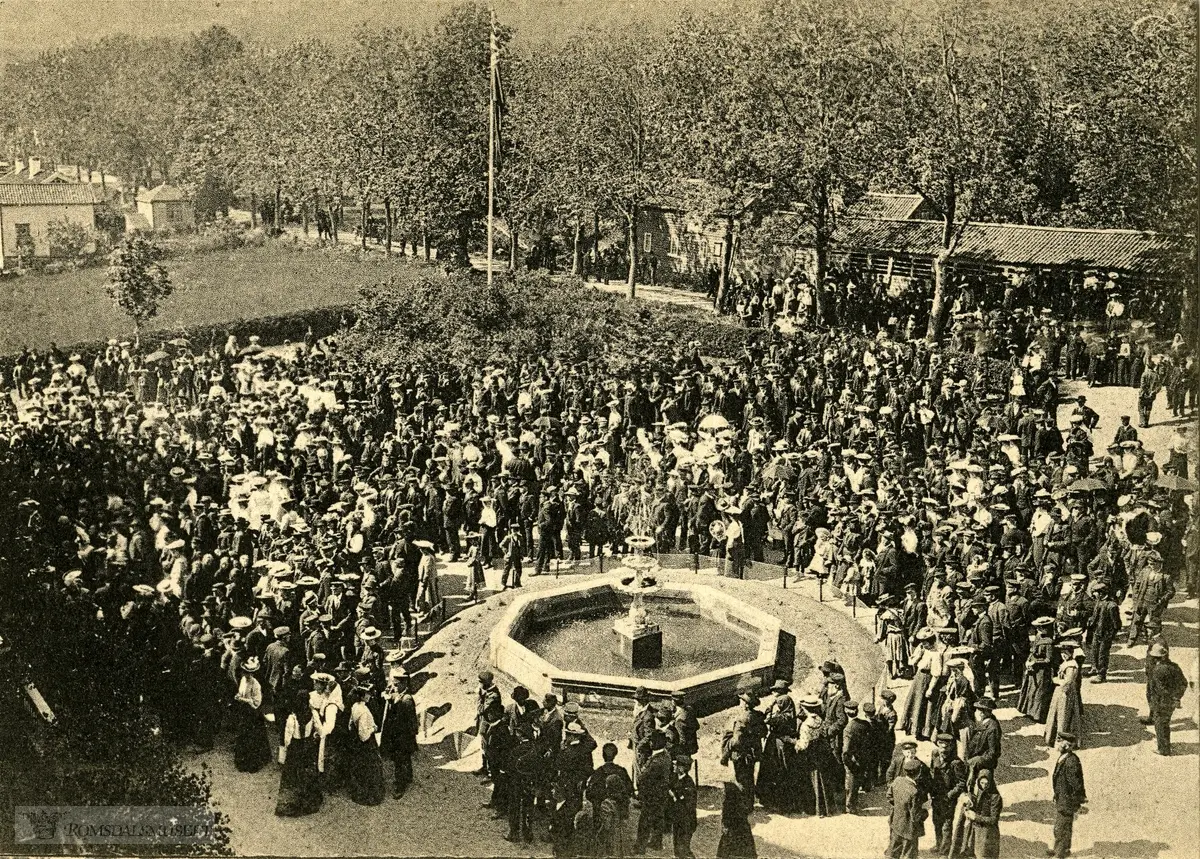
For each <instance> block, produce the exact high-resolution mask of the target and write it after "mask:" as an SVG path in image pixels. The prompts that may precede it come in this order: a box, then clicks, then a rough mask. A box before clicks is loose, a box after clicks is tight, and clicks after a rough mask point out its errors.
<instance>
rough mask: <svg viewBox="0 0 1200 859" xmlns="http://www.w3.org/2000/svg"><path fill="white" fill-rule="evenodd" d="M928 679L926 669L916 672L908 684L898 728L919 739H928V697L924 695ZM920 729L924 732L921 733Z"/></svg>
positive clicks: (927, 686) (927, 688)
mask: <svg viewBox="0 0 1200 859" xmlns="http://www.w3.org/2000/svg"><path fill="white" fill-rule="evenodd" d="M929 681H930V675H929V672H928V671H918V672H917V673H916V676H914V677H913V680H912V683H911V684H909V687H908V696H907V697H906V698H905V699H904V712H903V713H902V714H901V716H900V730H902V731H904V733H906V734H912V735H913V736H915V737H917V738H918V739H921V740H928V739H929V733H928V722H929V699H928V698H926V697H925V693H926V692H927V691H928V690H929ZM922 731H924V732H925V733H924V734H922Z"/></svg>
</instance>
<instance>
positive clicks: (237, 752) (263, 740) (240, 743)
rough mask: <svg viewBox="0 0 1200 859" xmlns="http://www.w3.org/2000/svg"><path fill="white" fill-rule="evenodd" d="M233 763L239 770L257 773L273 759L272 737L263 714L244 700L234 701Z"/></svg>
mask: <svg viewBox="0 0 1200 859" xmlns="http://www.w3.org/2000/svg"><path fill="white" fill-rule="evenodd" d="M233 706H234V714H233V717H234V723H235V724H236V725H237V728H236V731H237V732H236V734H235V735H234V740H233V765H234V766H235V767H237V769H238V772H244V773H256V772H258V771H259V770H260V769H262V768H263V767H264V766H266V763H267V761H269V760H270V759H271V738H270V737H269V736H267V723H266V722H265V721H263V717H262V714H261V713H260V712H259V711H258V710H255V709H254V708H253V707H251V706H250V705H249V704H247V703H245V702H244V701H234V702H233Z"/></svg>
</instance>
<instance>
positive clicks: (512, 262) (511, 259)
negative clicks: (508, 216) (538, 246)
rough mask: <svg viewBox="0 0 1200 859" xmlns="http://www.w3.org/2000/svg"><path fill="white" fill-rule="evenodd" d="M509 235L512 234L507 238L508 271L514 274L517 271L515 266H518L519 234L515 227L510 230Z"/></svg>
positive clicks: (519, 253) (519, 254)
mask: <svg viewBox="0 0 1200 859" xmlns="http://www.w3.org/2000/svg"><path fill="white" fill-rule="evenodd" d="M511 233H512V234H511V235H510V236H509V242H508V270H509V271H511V272H515V271H516V270H517V266H518V265H520V257H521V241H520V238H521V234H520V233H519V232H518V231H517V228H516V227H513V228H512V231H511Z"/></svg>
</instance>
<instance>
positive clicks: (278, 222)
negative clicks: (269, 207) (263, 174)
mask: <svg viewBox="0 0 1200 859" xmlns="http://www.w3.org/2000/svg"><path fill="white" fill-rule="evenodd" d="M282 208H283V188H282V187H280V185H279V183H278V182H276V183H275V211H274V212H273V213H272V214H273V216H272V218H271V222H272V227H273V229H274V231H275V235H279V233H280V231H281V230H282V223H283V221H282V218H281V216H280V214H279V210H280V209H282Z"/></svg>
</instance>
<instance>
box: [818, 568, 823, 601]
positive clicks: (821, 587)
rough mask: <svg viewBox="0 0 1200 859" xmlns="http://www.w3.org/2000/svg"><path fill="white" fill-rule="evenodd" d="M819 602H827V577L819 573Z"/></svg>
mask: <svg viewBox="0 0 1200 859" xmlns="http://www.w3.org/2000/svg"><path fill="white" fill-rule="evenodd" d="M817 602H825V577H824V576H822V575H819V574H818V575H817Z"/></svg>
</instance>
